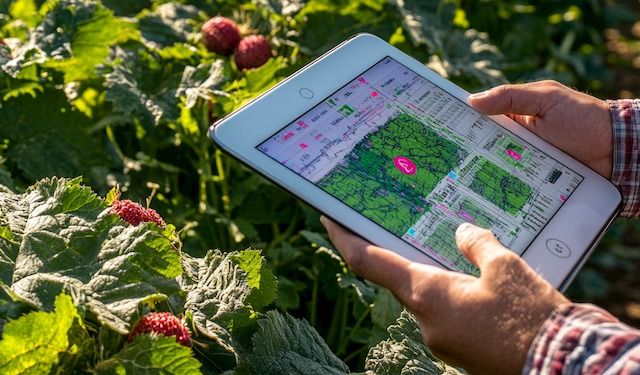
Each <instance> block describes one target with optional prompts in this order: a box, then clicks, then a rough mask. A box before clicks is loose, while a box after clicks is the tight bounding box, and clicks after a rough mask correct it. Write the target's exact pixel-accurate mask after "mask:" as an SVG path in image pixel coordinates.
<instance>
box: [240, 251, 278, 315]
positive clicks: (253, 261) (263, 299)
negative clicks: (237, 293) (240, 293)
mask: <svg viewBox="0 0 640 375" xmlns="http://www.w3.org/2000/svg"><path fill="white" fill-rule="evenodd" d="M231 259H232V260H233V261H234V262H235V263H236V264H238V265H239V266H240V268H242V270H243V271H244V272H245V273H246V276H245V277H246V280H247V284H248V285H249V287H251V293H250V294H249V296H248V297H247V303H249V304H251V305H252V306H253V307H254V308H256V307H262V306H267V305H269V304H271V303H272V302H273V301H274V300H275V298H276V292H277V283H276V278H275V276H273V272H272V271H271V269H270V268H269V266H268V264H267V261H266V260H265V259H264V257H262V255H261V252H260V250H244V251H241V252H239V253H237V254H235V255H233V256H232V258H231Z"/></svg>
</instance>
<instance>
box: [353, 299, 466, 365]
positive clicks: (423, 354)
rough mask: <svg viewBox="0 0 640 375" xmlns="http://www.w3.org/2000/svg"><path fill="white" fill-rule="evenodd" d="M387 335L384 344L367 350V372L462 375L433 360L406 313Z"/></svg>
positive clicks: (418, 329) (411, 317) (409, 315)
mask: <svg viewBox="0 0 640 375" xmlns="http://www.w3.org/2000/svg"><path fill="white" fill-rule="evenodd" d="M388 332H389V338H388V339H387V340H385V341H382V342H381V343H379V344H378V345H376V346H374V347H372V348H371V349H370V350H369V354H368V355H367V359H366V361H365V369H366V370H368V371H371V372H373V373H374V374H376V375H418V374H420V375H422V374H429V375H441V374H447V375H462V373H461V372H460V371H458V370H457V369H455V368H453V367H451V366H448V365H447V364H445V363H444V362H442V361H441V360H439V359H437V358H436V357H434V355H433V354H432V353H431V351H430V350H429V348H427V346H426V345H425V344H424V341H423V338H422V334H421V333H420V328H419V327H418V323H417V322H416V320H415V318H414V317H413V315H411V314H410V313H409V312H407V311H406V310H405V311H403V312H402V314H401V315H400V317H399V318H398V320H397V322H396V324H395V325H392V326H390V327H389V328H388Z"/></svg>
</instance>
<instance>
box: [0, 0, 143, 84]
mask: <svg viewBox="0 0 640 375" xmlns="http://www.w3.org/2000/svg"><path fill="white" fill-rule="evenodd" d="M54 4H55V5H54V6H53V8H52V9H51V10H50V11H49V12H48V13H47V14H46V16H45V17H44V19H43V20H42V22H41V23H40V24H39V25H38V27H36V28H35V29H34V30H33V31H32V32H31V33H30V37H29V41H28V42H27V43H26V44H25V45H24V46H22V48H20V49H19V51H18V52H17V54H16V56H15V57H14V58H13V59H11V60H10V61H9V62H7V63H6V64H4V65H2V70H4V71H5V72H7V73H8V74H9V75H11V76H13V77H18V76H19V74H20V72H21V70H22V69H24V68H26V67H28V66H30V65H33V64H48V66H50V67H53V68H55V69H59V70H60V71H62V72H63V73H64V74H65V82H70V81H73V80H78V79H86V78H89V77H92V76H94V74H95V72H94V69H95V68H96V65H98V64H100V63H102V62H103V61H104V60H105V58H106V57H107V55H108V54H109V47H110V46H111V45H114V44H115V43H118V42H122V41H125V40H127V39H128V38H131V37H135V35H136V33H135V29H134V28H133V27H132V24H131V23H130V22H128V21H125V20H123V19H117V18H115V17H114V16H113V14H112V13H111V11H110V10H108V9H106V8H104V7H103V6H102V5H101V4H100V3H99V2H96V1H91V0H60V1H56V2H54Z"/></svg>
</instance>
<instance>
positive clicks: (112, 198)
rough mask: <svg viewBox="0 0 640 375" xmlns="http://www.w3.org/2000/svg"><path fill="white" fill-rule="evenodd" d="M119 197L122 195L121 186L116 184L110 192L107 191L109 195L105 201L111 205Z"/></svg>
mask: <svg viewBox="0 0 640 375" xmlns="http://www.w3.org/2000/svg"><path fill="white" fill-rule="evenodd" d="M119 197H120V188H119V187H118V186H114V187H112V188H111V190H109V192H108V193H107V196H106V197H104V203H106V204H107V205H108V206H111V204H112V203H113V202H115V201H117V200H118V198H119Z"/></svg>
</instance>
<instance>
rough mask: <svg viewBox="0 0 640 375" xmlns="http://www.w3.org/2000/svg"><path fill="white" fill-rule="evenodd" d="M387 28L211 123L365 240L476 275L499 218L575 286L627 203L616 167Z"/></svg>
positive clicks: (539, 265) (504, 232)
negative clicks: (616, 181) (461, 244)
mask: <svg viewBox="0 0 640 375" xmlns="http://www.w3.org/2000/svg"><path fill="white" fill-rule="evenodd" d="M468 96H469V93H468V92H466V91H464V90H463V89H461V88H460V87H458V86H456V85H455V84H453V83H451V82H450V81H448V80H446V79H444V78H442V77H441V76H439V75H438V74H436V73H434V72H433V71H431V70H429V69H428V68H427V67H425V66H424V65H423V64H422V63H420V62H418V61H417V60H415V59H413V58H411V57H410V56H408V55H406V54H404V53H403V52H401V51H399V50H398V49H396V48H394V47H393V46H391V45H389V44H388V43H386V42H384V41H383V40H381V39H379V38H377V37H375V36H373V35H369V34H360V35H357V36H355V37H353V38H351V39H349V40H347V41H346V42H343V43H342V44H340V45H339V46H337V47H336V48H334V49H333V50H331V51H329V52H327V53H326V54H324V55H323V56H321V57H320V58H318V59H317V60H315V61H313V62H312V63H311V64H309V65H307V66H306V67H305V68H303V69H301V70H300V71H298V72H297V73H295V74H294V75H292V76H291V77H289V78H288V79H287V80H285V81H283V82H281V83H280V84H278V85H277V86H275V87H274V88H272V89H271V90H269V91H268V92H266V93H265V94H263V95H261V96H260V97H258V98H257V99H255V100H254V101H252V102H251V103H249V104H248V105H246V106H244V107H243V108H241V109H239V110H237V111H236V112H234V113H232V114H230V115H229V116H227V117H226V118H224V119H223V120H221V121H220V122H218V123H217V124H215V125H214V126H212V127H211V129H210V131H209V134H210V137H211V138H212V139H213V140H214V141H215V142H216V143H217V144H218V145H219V146H220V147H221V148H222V149H223V150H225V151H226V152H228V153H229V154H231V155H233V156H234V157H236V158H237V159H239V160H240V161H242V162H244V163H246V164H247V165H249V166H250V167H251V168H253V169H255V170H256V171H257V172H259V173H261V174H262V175H264V176H266V177H267V178H269V179H270V180H272V181H274V182H275V183H276V184H278V185H280V186H281V187H283V188H284V189H286V190H288V191H290V192H291V193H293V194H294V195H296V196H298V197H299V198H301V199H302V200H304V201H306V202H307V203H309V204H310V205H312V206H313V207H315V208H316V209H318V210H319V211H321V212H323V213H324V214H325V215H327V216H329V217H331V218H332V219H333V220H335V221H337V222H339V223H341V224H342V225H343V226H345V227H347V228H349V229H350V230H352V231H353V232H354V233H357V234H358V235H360V236H362V237H363V238H365V239H367V240H368V241H370V242H372V243H374V244H376V245H378V246H381V247H384V248H387V249H390V250H393V251H395V252H397V253H398V254H400V255H402V256H404V257H406V258H409V259H411V260H414V261H418V262H423V263H428V264H433V265H437V266H440V267H443V268H446V269H450V270H456V271H461V272H465V273H468V274H472V275H474V274H475V275H477V274H478V269H476V267H474V266H473V265H472V264H471V263H469V262H468V261H467V260H466V259H465V258H464V256H463V255H462V254H461V253H460V251H459V250H458V249H457V247H456V244H455V239H454V233H455V230H456V228H457V227H458V225H460V224H461V223H463V222H471V223H474V224H476V225H478V226H481V227H485V228H489V229H491V231H492V232H493V233H494V234H495V236H496V237H497V238H498V239H499V240H500V242H502V243H503V244H504V245H505V246H506V247H508V248H509V249H511V250H512V251H514V252H515V253H517V254H518V255H520V256H521V257H522V258H523V259H524V260H525V261H526V262H527V263H528V264H529V265H530V266H531V267H533V268H534V269H535V270H536V271H537V272H538V273H540V274H541V275H542V276H543V277H544V278H545V279H547V280H548V281H549V282H550V283H551V284H552V285H553V286H554V287H556V288H559V289H562V288H565V287H566V286H567V285H568V283H569V282H570V280H571V279H572V277H573V276H574V275H575V273H576V271H577V270H578V269H579V268H580V266H581V265H582V264H583V263H584V262H585V260H586V258H587V256H588V254H589V253H590V251H591V250H592V249H593V248H594V247H595V245H596V243H597V242H598V241H599V239H600V238H601V236H602V234H603V233H604V231H605V230H606V228H607V226H608V225H609V224H610V223H611V221H612V220H613V218H614V217H615V215H616V213H617V212H618V209H619V207H620V204H621V197H620V194H619V192H618V190H617V189H616V188H615V187H614V186H613V185H612V184H611V183H610V182H609V181H607V180H606V179H604V178H602V177H601V176H600V175H598V174H597V173H595V172H594V171H593V170H591V169H589V168H588V167H586V166H584V165H582V164H581V163H580V162H578V161H576V160H575V159H573V158H571V157H570V156H568V155H567V154H565V153H563V152H562V151H560V150H558V149H557V148H555V147H553V146H552V145H550V144H548V143H546V142H545V141H543V140H542V139H540V138H538V137H537V136H536V135H534V134H533V133H531V132H529V131H528V130H527V129H525V128H524V127H522V126H520V125H518V124H517V123H515V122H513V121H512V120H510V119H509V118H507V117H506V116H491V117H487V116H485V115H482V114H480V113H478V112H476V111H475V110H474V109H473V108H471V107H470V106H469V105H468Z"/></svg>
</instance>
